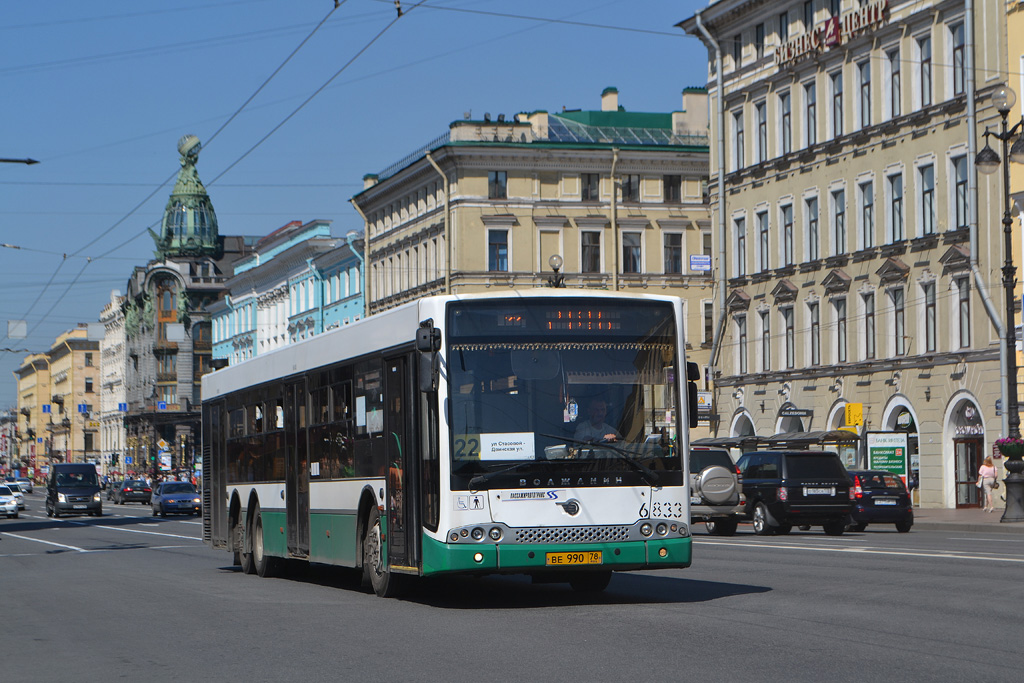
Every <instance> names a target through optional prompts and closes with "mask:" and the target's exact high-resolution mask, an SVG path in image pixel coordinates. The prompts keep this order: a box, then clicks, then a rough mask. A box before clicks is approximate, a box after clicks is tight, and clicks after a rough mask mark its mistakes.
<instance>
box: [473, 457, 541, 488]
mask: <svg viewBox="0 0 1024 683" xmlns="http://www.w3.org/2000/svg"><path fill="white" fill-rule="evenodd" d="M536 463H537V461H536V460H523V461H522V462H517V463H516V464H515V465H512V466H511V467H506V468H505V469H501V470H494V471H493V472H484V473H483V474H478V475H476V476H475V477H473V478H472V479H470V480H469V490H470V491H479V490H480V489H479V486H480V484H486V483H487V482H488V481H490V480H491V479H493V478H494V477H496V476H498V475H499V474H505V473H507V472H513V471H515V470H518V469H519V468H520V467H525V466H526V465H529V464H536Z"/></svg>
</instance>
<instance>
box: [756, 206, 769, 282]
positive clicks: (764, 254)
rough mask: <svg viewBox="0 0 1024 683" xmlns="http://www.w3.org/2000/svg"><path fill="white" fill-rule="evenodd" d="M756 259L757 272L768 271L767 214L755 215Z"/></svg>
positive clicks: (764, 212)
mask: <svg viewBox="0 0 1024 683" xmlns="http://www.w3.org/2000/svg"><path fill="white" fill-rule="evenodd" d="M757 259H758V264H757V265H758V270H760V271H761V272H762V273H763V272H765V271H767V270H768V212H767V211H762V212H761V213H759V214H757Z"/></svg>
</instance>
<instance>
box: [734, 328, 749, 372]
mask: <svg viewBox="0 0 1024 683" xmlns="http://www.w3.org/2000/svg"><path fill="white" fill-rule="evenodd" d="M736 340H737V344H736V351H737V353H738V354H739V358H738V360H739V362H738V363H737V364H736V365H737V367H738V369H739V374H741V375H745V374H747V316H745V315H739V316H736Z"/></svg>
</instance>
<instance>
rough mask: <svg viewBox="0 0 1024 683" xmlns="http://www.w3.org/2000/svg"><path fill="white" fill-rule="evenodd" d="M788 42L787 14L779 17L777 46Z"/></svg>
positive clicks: (784, 13)
mask: <svg viewBox="0 0 1024 683" xmlns="http://www.w3.org/2000/svg"><path fill="white" fill-rule="evenodd" d="M787 40H789V12H783V13H781V14H780V15H779V44H782V43H785V42H786V41H787Z"/></svg>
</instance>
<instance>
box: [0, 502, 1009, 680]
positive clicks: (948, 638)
mask: <svg viewBox="0 0 1024 683" xmlns="http://www.w3.org/2000/svg"><path fill="white" fill-rule="evenodd" d="M28 499H29V503H28V505H29V509H28V510H25V511H23V512H22V515H21V518H20V519H17V520H13V519H12V520H6V519H2V520H0V586H2V590H3V596H4V597H3V608H2V610H0V614H3V626H2V628H0V653H2V654H0V671H2V672H3V677H4V680H10V681H71V680H73V681H76V682H79V681H116V680H133V681H134V680H145V681H195V680H205V681H232V682H238V681H356V680H365V681H384V680H408V681H435V680H445V681H473V682H474V683H480V682H481V681H492V680H496V681H500V680H532V681H556V680H557V681H571V682H573V683H583V682H588V683H589V682H592V681H637V680H650V681H709V682H710V681H715V682H717V681H782V680H784V681H815V682H819V681H825V680H829V681H860V682H867V681H870V682H875V681H884V680H893V681H899V682H900V683H904V682H906V681H961V680H963V681H972V682H973V681H986V683H990V682H992V681H1018V680H1020V668H1019V664H1018V663H1019V662H1020V661H1021V656H1020V647H1021V645H1020V635H1021V633H1022V631H1021V626H1020V615H1021V612H1022V608H1024V598H1022V597H1021V591H1020V584H1021V582H1022V581H1024V536H1018V535H1015V534H996V533H992V534H984V533H973V534H967V533H964V532H950V531H933V530H917V529H915V530H914V531H912V532H911V533H910V534H897V533H896V532H895V531H894V530H892V529H891V527H884V526H883V527H879V528H877V529H875V528H873V527H869V529H868V531H866V532H864V533H860V534H853V533H848V534H846V535H844V536H841V537H829V536H825V535H824V534H822V533H821V531H820V529H818V530H815V531H810V532H806V533H801V532H798V531H794V532H793V533H792V534H791V535H789V536H785V537H768V538H761V537H757V536H754V535H752V534H751V533H749V530H748V529H742V528H741V532H740V533H739V534H737V535H736V536H735V537H732V538H718V537H711V536H706V535H704V533H703V529H702V527H698V535H697V536H696V545H695V551H694V556H695V557H694V565H693V567H691V568H690V569H687V570H679V571H666V572H648V573H632V574H619V575H616V576H615V577H614V578H613V579H612V583H611V585H610V586H609V588H608V590H607V591H606V592H605V593H603V594H601V595H598V596H590V597H587V596H581V595H580V594H577V593H574V592H572V591H571V590H570V589H569V588H568V587H567V586H564V585H560V584H547V585H532V584H531V583H530V582H529V581H528V580H526V579H524V578H520V577H488V578H482V579H472V578H469V579H446V580H434V581H425V582H422V583H421V585H420V586H419V587H418V589H417V591H416V592H415V594H414V595H412V596H410V597H409V598H408V599H403V600H381V599H379V598H376V597H375V596H374V595H373V594H372V593H371V592H369V591H368V590H366V589H365V588H363V587H361V586H360V584H359V581H358V580H357V579H355V578H353V577H352V576H351V575H350V574H348V573H345V572H341V571H338V570H335V569H332V568H327V567H316V566H315V567H312V568H309V569H307V570H306V571H303V572H301V573H299V574H298V575H296V576H293V577H290V578H286V579H260V578H258V577H256V576H246V575H242V574H241V573H240V572H239V571H238V569H237V568H235V567H233V566H231V561H230V556H229V555H228V554H227V553H226V552H222V551H213V550H211V549H209V548H207V547H206V546H204V545H203V544H202V541H201V540H200V539H201V533H202V527H201V524H200V521H199V520H197V519H195V518H167V519H166V520H164V519H156V518H152V517H151V516H150V512H149V508H148V507H144V506H139V505H128V506H114V505H112V504H110V503H105V504H104V511H105V513H106V515H105V516H104V517H102V518H89V517H80V518H74V517H71V518H63V519H60V520H51V519H47V518H46V517H45V514H44V513H43V511H42V510H43V505H42V498H41V494H40V493H39V492H37V493H35V494H34V495H32V496H29V497H28Z"/></svg>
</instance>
